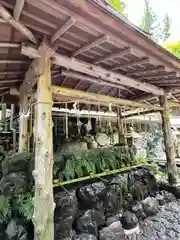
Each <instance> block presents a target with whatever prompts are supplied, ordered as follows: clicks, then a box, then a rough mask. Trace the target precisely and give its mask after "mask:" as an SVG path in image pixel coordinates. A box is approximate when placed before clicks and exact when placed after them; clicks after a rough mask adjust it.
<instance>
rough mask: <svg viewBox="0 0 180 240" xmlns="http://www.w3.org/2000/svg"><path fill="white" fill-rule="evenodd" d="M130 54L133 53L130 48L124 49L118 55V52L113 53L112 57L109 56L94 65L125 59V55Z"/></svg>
mask: <svg viewBox="0 0 180 240" xmlns="http://www.w3.org/2000/svg"><path fill="white" fill-rule="evenodd" d="M130 52H131V49H130V48H125V49H122V50H121V51H119V52H118V53H117V52H116V53H112V54H110V55H109V54H108V55H107V56H105V57H102V58H100V59H98V60H96V61H94V64H99V63H100V62H105V61H108V60H111V59H114V58H118V57H123V56H124V55H126V54H128V53H130Z"/></svg>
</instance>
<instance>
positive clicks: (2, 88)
mask: <svg viewBox="0 0 180 240" xmlns="http://www.w3.org/2000/svg"><path fill="white" fill-rule="evenodd" d="M7 89H9V87H0V90H7Z"/></svg>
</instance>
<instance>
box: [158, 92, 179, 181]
mask: <svg viewBox="0 0 180 240" xmlns="http://www.w3.org/2000/svg"><path fill="white" fill-rule="evenodd" d="M160 105H161V106H162V107H163V108H164V110H163V111H161V117H162V129H163V134H164V144H165V152H166V159H167V171H168V179H169V183H170V184H175V183H177V167H176V160H175V149H174V146H173V139H172V131H171V122H170V108H169V106H168V101H167V96H166V95H164V96H161V97H160Z"/></svg>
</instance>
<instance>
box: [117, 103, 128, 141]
mask: <svg viewBox="0 0 180 240" xmlns="http://www.w3.org/2000/svg"><path fill="white" fill-rule="evenodd" d="M117 125H118V137H119V145H126V144H127V143H126V138H125V136H124V134H125V133H124V127H123V123H122V114H121V108H120V107H117Z"/></svg>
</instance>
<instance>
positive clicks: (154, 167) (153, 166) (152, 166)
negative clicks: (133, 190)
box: [148, 163, 159, 174]
mask: <svg viewBox="0 0 180 240" xmlns="http://www.w3.org/2000/svg"><path fill="white" fill-rule="evenodd" d="M148 166H149V168H150V169H151V170H152V171H153V172H154V174H157V173H158V172H159V167H158V165H157V164H156V163H150V164H148Z"/></svg>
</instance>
